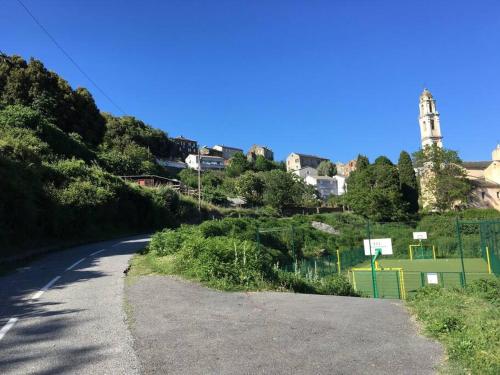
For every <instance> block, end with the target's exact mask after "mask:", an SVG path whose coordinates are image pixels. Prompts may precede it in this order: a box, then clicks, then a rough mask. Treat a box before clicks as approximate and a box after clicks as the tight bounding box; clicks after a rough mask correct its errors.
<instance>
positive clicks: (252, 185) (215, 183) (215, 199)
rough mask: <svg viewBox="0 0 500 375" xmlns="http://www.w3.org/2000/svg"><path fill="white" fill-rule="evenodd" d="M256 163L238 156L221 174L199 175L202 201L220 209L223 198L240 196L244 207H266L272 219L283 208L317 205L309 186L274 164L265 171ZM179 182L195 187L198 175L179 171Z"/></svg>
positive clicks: (241, 155)
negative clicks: (272, 215) (273, 214)
mask: <svg viewBox="0 0 500 375" xmlns="http://www.w3.org/2000/svg"><path fill="white" fill-rule="evenodd" d="M260 158H262V157H260ZM262 159H263V158H262ZM264 160H265V159H264ZM258 161H259V157H257V159H256V161H255V162H254V163H251V162H248V161H247V159H246V158H245V157H244V156H243V154H241V153H239V154H236V155H235V156H234V157H233V158H232V159H231V161H230V164H229V165H228V167H227V168H226V170H225V171H206V172H203V173H202V177H201V185H202V196H203V199H204V200H206V201H207V202H210V203H213V204H218V205H223V204H226V203H227V197H235V196H240V197H242V198H244V200H245V202H246V205H247V206H250V207H262V206H267V207H269V208H270V209H271V210H274V212H275V214H276V215H279V214H281V213H282V211H283V209H284V208H286V207H294V206H305V207H315V206H318V205H319V203H320V201H319V199H318V196H317V193H316V191H315V189H314V188H313V187H312V186H309V185H305V184H304V183H303V182H302V181H301V180H300V178H299V177H298V176H296V175H294V174H291V173H287V172H285V171H284V170H283V168H282V166H281V165H280V164H278V163H274V162H270V161H267V162H269V163H270V164H269V165H268V169H265V170H262V169H259V168H257V162H258ZM235 164H236V165H237V167H235ZM179 178H180V179H181V181H182V182H183V183H184V184H186V185H187V186H190V187H192V188H196V187H197V186H198V174H197V172H196V171H194V170H192V169H185V170H183V171H181V172H180V173H179Z"/></svg>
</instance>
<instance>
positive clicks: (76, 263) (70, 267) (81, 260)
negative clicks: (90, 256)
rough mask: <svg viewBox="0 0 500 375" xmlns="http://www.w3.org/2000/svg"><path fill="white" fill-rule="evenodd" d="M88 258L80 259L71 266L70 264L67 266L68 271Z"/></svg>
mask: <svg viewBox="0 0 500 375" xmlns="http://www.w3.org/2000/svg"><path fill="white" fill-rule="evenodd" d="M85 259H86V258H82V259H80V260H79V261H77V262H75V263H73V264H72V265H71V266H69V267H68V268H66V271H71V270H72V269H73V268H75V267H76V266H78V265H79V264H80V263H81V262H83V261H84V260H85Z"/></svg>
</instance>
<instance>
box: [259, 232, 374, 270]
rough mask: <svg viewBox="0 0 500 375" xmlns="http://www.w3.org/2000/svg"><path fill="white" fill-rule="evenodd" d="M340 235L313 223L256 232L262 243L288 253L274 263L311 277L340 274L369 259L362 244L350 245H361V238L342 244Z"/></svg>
mask: <svg viewBox="0 0 500 375" xmlns="http://www.w3.org/2000/svg"><path fill="white" fill-rule="evenodd" d="M337 237H338V236H337V235H335V234H330V233H325V232H321V231H319V230H316V229H314V228H312V227H311V226H310V225H302V226H287V227H272V228H260V229H258V230H257V233H256V239H257V242H258V245H259V246H262V247H265V248H267V249H268V250H269V251H276V250H278V251H279V252H280V254H287V256H282V257H281V259H280V261H279V262H278V264H276V265H275V266H276V267H277V268H279V269H281V270H284V271H287V272H294V273H297V274H301V275H302V276H305V277H308V278H322V277H326V276H329V275H333V274H338V273H339V272H343V271H346V270H348V269H349V268H351V267H353V266H355V265H357V264H360V263H363V262H365V261H367V260H368V259H369V257H367V256H365V254H364V250H363V249H362V248H359V247H358V248H350V247H349V245H350V244H351V243H358V246H359V244H360V242H361V241H360V240H359V239H357V240H356V241H354V240H353V241H352V242H351V243H349V242H346V243H345V244H344V246H339V243H338V238H337ZM359 238H361V234H359Z"/></svg>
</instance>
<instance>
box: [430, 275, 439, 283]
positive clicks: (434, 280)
mask: <svg viewBox="0 0 500 375" xmlns="http://www.w3.org/2000/svg"><path fill="white" fill-rule="evenodd" d="M427 284H439V279H438V274H437V273H435V272H428V273H427Z"/></svg>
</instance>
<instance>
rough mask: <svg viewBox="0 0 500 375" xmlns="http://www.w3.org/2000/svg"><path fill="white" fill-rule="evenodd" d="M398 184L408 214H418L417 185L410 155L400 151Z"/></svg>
mask: <svg viewBox="0 0 500 375" xmlns="http://www.w3.org/2000/svg"><path fill="white" fill-rule="evenodd" d="M398 171H399V184H400V186H401V193H402V194H403V199H404V200H405V201H406V202H408V212H409V213H410V214H415V213H417V212H418V184H417V176H416V175H415V169H414V168H413V163H412V161H411V157H410V154H408V153H407V152H406V151H401V154H399V160H398Z"/></svg>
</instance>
